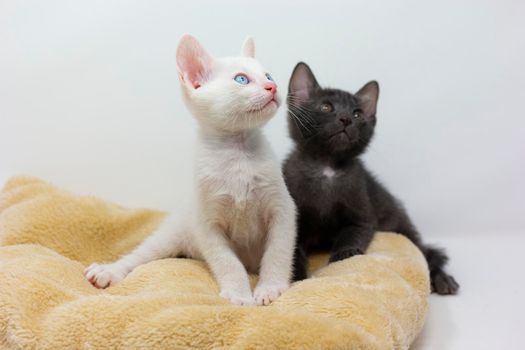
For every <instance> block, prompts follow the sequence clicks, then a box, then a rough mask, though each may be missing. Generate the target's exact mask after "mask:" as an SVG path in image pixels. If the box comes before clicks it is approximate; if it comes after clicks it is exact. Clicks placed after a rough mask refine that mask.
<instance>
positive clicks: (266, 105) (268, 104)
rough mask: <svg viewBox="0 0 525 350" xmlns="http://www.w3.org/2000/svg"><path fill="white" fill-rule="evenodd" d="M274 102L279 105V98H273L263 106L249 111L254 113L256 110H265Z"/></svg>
mask: <svg viewBox="0 0 525 350" xmlns="http://www.w3.org/2000/svg"><path fill="white" fill-rule="evenodd" d="M272 104H275V105H276V106H277V105H278V104H277V100H276V99H275V98H272V99H271V100H270V101H268V102H266V103H265V104H264V105H262V106H261V107H259V108H255V109H252V110H250V111H249V112H250V113H254V112H261V111H263V110H265V109H266V108H267V107H270V106H271V105H272Z"/></svg>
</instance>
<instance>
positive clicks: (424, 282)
mask: <svg viewBox="0 0 525 350" xmlns="http://www.w3.org/2000/svg"><path fill="white" fill-rule="evenodd" d="M163 215H164V214H163V213H160V212H158V211H155V210H149V209H136V210H132V209H126V208H122V207H120V206H117V205H114V204H110V203H107V202H104V201H102V200H100V199H97V198H93V197H83V196H77V195H73V194H70V193H68V192H65V191H63V190H60V189H57V188H55V187H53V186H51V185H49V184H47V183H45V182H43V181H40V180H38V179H35V178H28V177H15V178H12V179H11V180H10V181H9V182H8V183H7V184H6V185H5V187H4V189H3V191H2V193H1V194H0V348H2V349H39V350H41V349H53V350H54V349H186V348H208V349H210V348H214V349H217V348H219V349H220V348H228V349H252V348H253V349H255V348H268V349H381V350H384V349H407V348H408V347H409V346H410V344H411V342H412V341H413V340H414V338H415V337H416V336H417V334H418V333H419V331H420V330H421V328H422V326H423V323H424V319H425V314H426V310H427V303H428V296H429V279H428V271H427V265H426V262H425V260H424V258H423V256H422V254H421V253H420V252H419V250H418V249H417V248H416V247H415V246H414V245H413V244H412V243H411V242H410V241H408V240H407V239H406V238H404V237H403V236H401V235H398V234H394V233H378V234H377V236H376V238H375V239H374V241H373V242H372V245H371V246H370V249H369V250H368V252H367V254H366V255H363V256H356V257H353V258H350V259H347V260H344V261H340V262H337V263H334V264H330V265H328V266H325V261H326V260H325V257H316V258H314V259H313V260H314V261H313V262H312V265H314V266H324V267H321V268H320V269H318V270H316V271H315V272H314V273H313V276H312V278H309V279H308V280H305V281H302V282H299V283H295V284H293V285H292V287H291V288H290V289H289V290H288V291H287V292H286V293H285V294H284V295H282V296H281V297H280V298H279V299H278V300H277V301H276V302H274V303H273V304H272V305H271V306H267V307H239V306H233V305H230V304H229V303H228V302H227V301H226V300H224V299H222V298H220V297H219V294H218V292H219V291H218V288H217V284H216V283H215V281H214V279H213V277H212V275H211V274H210V272H209V271H208V269H207V267H206V265H205V264H204V263H203V262H200V261H195V260H190V259H163V260H159V261H154V262H151V263H149V264H146V265H143V266H140V267H138V268H137V269H135V270H134V271H133V272H132V273H131V274H130V275H128V277H127V278H126V279H125V280H124V281H122V282H121V283H119V284H116V285H114V286H112V287H110V288H108V289H106V290H98V289H95V288H94V287H92V286H91V285H90V284H89V283H88V282H87V281H86V280H85V279H84V277H83V274H82V273H83V270H84V268H85V267H86V266H87V265H88V264H89V263H91V262H92V261H102V262H104V261H112V260H114V259H115V258H117V257H118V256H119V255H120V254H123V253H126V252H128V251H129V250H131V249H132V248H133V247H134V246H136V245H137V244H138V243H139V242H140V241H141V240H142V239H143V238H144V237H145V236H146V235H148V234H149V233H150V232H152V231H153V230H154V229H155V227H156V226H157V225H158V224H159V222H160V221H161V220H162V218H163ZM255 279H256V278H255V277H253V280H252V282H255Z"/></svg>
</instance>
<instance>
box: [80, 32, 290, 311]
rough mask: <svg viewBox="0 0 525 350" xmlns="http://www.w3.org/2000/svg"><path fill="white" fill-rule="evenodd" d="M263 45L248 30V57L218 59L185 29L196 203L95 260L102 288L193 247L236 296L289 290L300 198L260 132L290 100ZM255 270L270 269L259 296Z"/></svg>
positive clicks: (260, 299)
mask: <svg viewBox="0 0 525 350" xmlns="http://www.w3.org/2000/svg"><path fill="white" fill-rule="evenodd" d="M254 51H255V49H254V43H253V40H252V39H251V38H248V39H247V40H246V41H245V42H244V44H243V48H242V54H243V55H242V56H240V57H225V58H215V57H212V56H210V55H209V54H208V53H207V52H206V51H205V50H204V48H203V47H202V46H201V45H200V44H199V42H198V41H197V40H196V39H195V38H193V37H191V36H189V35H185V36H184V37H182V39H181V41H180V43H179V46H178V48H177V65H178V68H179V73H180V80H181V86H182V93H183V98H184V100H185V102H186V105H187V106H188V108H189V109H190V111H191V112H192V113H193V115H194V116H195V118H196V119H197V121H198V123H199V126H200V129H199V144H198V150H197V159H196V164H195V165H196V167H195V175H196V181H195V182H196V186H195V189H194V190H195V195H194V201H193V202H194V204H193V205H192V206H191V208H190V210H189V212H188V213H187V215H185V216H184V215H180V216H174V215H171V216H169V217H168V218H167V219H166V220H165V222H164V223H163V224H162V225H161V227H160V228H159V229H158V230H157V231H156V232H154V233H153V234H152V235H151V236H150V237H148V238H147V239H146V240H145V241H144V242H143V243H142V244H141V245H140V246H138V247H137V248H136V249H135V250H134V251H133V252H131V253H130V254H128V255H126V256H124V257H122V258H121V259H120V260H118V261H116V262H114V263H112V264H107V265H99V264H92V265H91V266H90V267H88V268H87V269H86V272H85V275H86V278H87V279H88V280H89V281H90V282H91V283H92V284H93V285H94V286H96V287H98V288H105V287H108V286H109V285H111V284H114V283H116V282H118V281H120V280H121V279H123V278H124V277H125V276H126V275H127V274H128V273H129V272H130V271H131V270H133V269H134V268H135V267H136V266H138V265H140V264H144V263H146V262H149V261H152V260H155V259H160V258H164V257H168V256H176V255H178V254H183V255H186V256H188V257H193V258H197V259H204V260H205V261H206V262H207V263H208V265H209V267H210V269H211V270H212V272H213V274H214V275H215V278H216V279H217V281H218V283H219V286H220V289H221V296H223V297H224V298H227V299H229V300H231V302H233V303H235V304H240V305H252V304H255V303H257V304H259V305H268V304H269V303H270V302H272V301H273V300H275V299H276V298H277V297H278V296H279V295H280V294H281V293H283V292H284V291H285V290H286V289H287V288H288V286H289V282H290V278H291V273H292V260H293V259H292V258H293V251H294V245H295V235H296V229H295V215H296V214H295V205H294V203H293V200H292V198H291V197H290V195H289V193H288V190H287V188H286V186H285V183H284V180H283V177H282V174H281V168H280V166H279V163H278V161H277V159H276V157H275V156H274V154H273V152H272V150H271V149H270V147H269V144H268V142H267V140H266V139H265V137H264V136H263V135H262V133H261V131H260V127H261V126H263V125H264V124H265V123H266V122H267V121H268V120H269V119H270V118H271V117H273V115H274V114H275V112H276V111H277V108H278V106H279V104H280V98H279V95H278V94H277V86H276V85H275V83H274V82H273V80H272V78H271V76H270V75H269V74H268V73H267V72H266V71H265V70H264V69H263V67H262V66H261V64H260V63H259V62H258V61H257V60H255V59H254ZM247 270H248V271H249V272H253V273H257V272H258V273H259V275H260V278H259V283H258V284H257V287H256V288H255V291H254V294H252V291H251V289H250V285H249V280H248V274H247Z"/></svg>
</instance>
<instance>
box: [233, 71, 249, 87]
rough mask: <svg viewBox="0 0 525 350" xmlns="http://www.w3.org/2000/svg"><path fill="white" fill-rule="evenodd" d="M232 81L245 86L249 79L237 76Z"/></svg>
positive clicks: (244, 76)
mask: <svg viewBox="0 0 525 350" xmlns="http://www.w3.org/2000/svg"><path fill="white" fill-rule="evenodd" d="M233 79H234V80H235V81H236V82H238V83H239V84H241V85H246V84H248V83H249V82H250V79H248V77H247V76H246V75H245V74H237V75H236V76H235V78H233Z"/></svg>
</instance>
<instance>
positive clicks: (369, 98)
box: [355, 80, 379, 118]
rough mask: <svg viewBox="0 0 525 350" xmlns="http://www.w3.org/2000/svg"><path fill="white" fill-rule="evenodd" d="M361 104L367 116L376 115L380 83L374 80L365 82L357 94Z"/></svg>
mask: <svg viewBox="0 0 525 350" xmlns="http://www.w3.org/2000/svg"><path fill="white" fill-rule="evenodd" d="M355 97H357V99H358V101H359V104H360V105H361V107H362V108H363V113H364V114H365V116H366V117H368V118H370V117H375V115H376V108H377V99H378V98H379V84H378V83H377V81H375V80H372V81H369V82H368V83H366V84H365V86H363V87H362V88H361V89H360V90H359V91H358V92H357V93H356V94H355Z"/></svg>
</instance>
